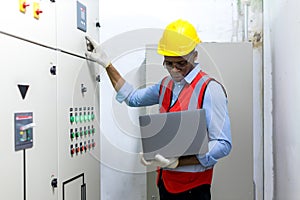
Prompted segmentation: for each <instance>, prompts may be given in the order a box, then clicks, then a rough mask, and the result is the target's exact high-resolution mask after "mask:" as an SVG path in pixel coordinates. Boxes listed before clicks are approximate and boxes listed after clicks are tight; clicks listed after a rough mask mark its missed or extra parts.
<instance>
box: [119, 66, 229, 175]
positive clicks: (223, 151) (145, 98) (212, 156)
mask: <svg viewBox="0 0 300 200" xmlns="http://www.w3.org/2000/svg"><path fill="white" fill-rule="evenodd" d="M200 70H201V69H200V67H199V65H197V66H196V67H195V68H194V69H193V70H192V71H191V72H190V73H189V74H188V75H187V76H186V77H185V78H184V79H183V80H182V81H180V82H175V86H174V88H173V95H172V102H171V104H172V105H173V104H174V102H175V101H176V100H177V98H178V95H179V93H180V92H181V90H182V88H183V87H184V86H185V84H190V83H191V82H192V81H193V80H194V78H195V77H196V75H197V74H198V73H199V72H200ZM160 84H161V82H159V83H157V84H155V85H152V86H149V87H146V88H143V89H134V88H133V87H132V85H130V84H129V83H128V82H125V84H124V85H123V87H122V88H121V89H120V90H119V92H118V93H117V95H116V99H117V101H119V102H120V103H121V102H123V101H125V102H126V104H127V105H129V106H132V107H139V106H150V105H154V104H158V103H159V88H160ZM202 108H203V109H205V111H206V121H207V127H208V133H209V134H208V135H209V144H208V149H209V150H208V152H207V153H206V154H205V155H197V158H198V160H199V162H200V163H201V165H190V166H181V167H178V168H176V169H170V170H176V171H185V172H200V171H204V170H206V169H209V168H211V167H213V166H214V165H215V164H216V163H217V161H218V159H220V158H222V157H224V156H226V155H228V154H229V152H230V151H231V141H232V140H231V131H230V119H229V115H228V109H227V98H226V96H225V94H224V91H223V88H222V86H221V85H220V84H219V83H217V82H216V81H211V82H210V83H209V84H208V86H207V89H206V91H205V94H204V99H203V107H202Z"/></svg>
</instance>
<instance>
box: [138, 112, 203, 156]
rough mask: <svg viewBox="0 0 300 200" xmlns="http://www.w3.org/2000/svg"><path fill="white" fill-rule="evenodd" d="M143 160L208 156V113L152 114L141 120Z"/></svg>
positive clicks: (141, 117)
mask: <svg viewBox="0 0 300 200" xmlns="http://www.w3.org/2000/svg"><path fill="white" fill-rule="evenodd" d="M139 123H140V131H141V137H142V148H143V153H144V158H145V159H146V160H153V159H154V157H155V155H156V154H161V155H162V156H164V157H166V158H172V157H179V156H185V155H195V154H201V153H205V152H207V146H208V144H207V126H206V117H205V110H204V109H198V110H192V111H182V112H168V113H160V114H149V115H144V116H140V117H139Z"/></svg>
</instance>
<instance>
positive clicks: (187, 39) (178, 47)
mask: <svg viewBox="0 0 300 200" xmlns="http://www.w3.org/2000/svg"><path fill="white" fill-rule="evenodd" d="M199 43H201V40H200V39H199V37H198V35H197V31H196V29H195V27H194V26H193V25H192V24H190V23H189V22H188V21H185V20H182V19H179V20H176V21H174V22H171V23H170V24H169V25H167V27H166V28H165V30H164V33H163V35H162V37H161V39H160V41H159V44H158V48H157V52H158V53H159V54H161V55H164V56H184V55H187V54H189V53H190V52H191V51H192V50H193V49H194V48H195V47H196V46H197V44H199Z"/></svg>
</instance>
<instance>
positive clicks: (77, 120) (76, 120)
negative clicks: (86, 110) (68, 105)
mask: <svg viewBox="0 0 300 200" xmlns="http://www.w3.org/2000/svg"><path fill="white" fill-rule="evenodd" d="M75 122H76V123H77V122H79V116H78V115H77V116H76V117H75Z"/></svg>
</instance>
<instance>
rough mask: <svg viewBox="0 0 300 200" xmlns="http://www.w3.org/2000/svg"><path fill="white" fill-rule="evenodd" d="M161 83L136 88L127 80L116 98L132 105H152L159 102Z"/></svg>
mask: <svg viewBox="0 0 300 200" xmlns="http://www.w3.org/2000/svg"><path fill="white" fill-rule="evenodd" d="M159 87H160V83H157V84H154V85H151V86H148V87H146V88H141V89H134V88H133V86H132V85H131V84H129V83H128V82H125V84H124V85H123V86H122V87H121V89H120V90H119V91H118V92H117V95H116V100H117V101H118V102H120V103H122V102H125V103H126V104H127V105H128V106H131V107H140V106H150V105H154V104H158V102H159Z"/></svg>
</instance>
